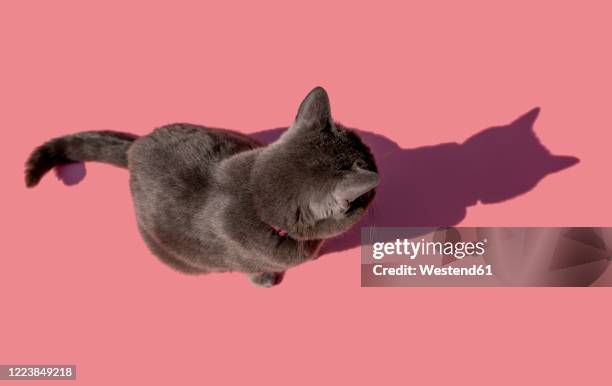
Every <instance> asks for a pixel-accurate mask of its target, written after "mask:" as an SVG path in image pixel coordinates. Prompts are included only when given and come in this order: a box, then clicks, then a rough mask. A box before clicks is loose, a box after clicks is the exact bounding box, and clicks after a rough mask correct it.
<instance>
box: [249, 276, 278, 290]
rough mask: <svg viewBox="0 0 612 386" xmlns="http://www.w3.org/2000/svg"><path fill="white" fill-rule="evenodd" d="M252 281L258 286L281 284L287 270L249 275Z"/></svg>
mask: <svg viewBox="0 0 612 386" xmlns="http://www.w3.org/2000/svg"><path fill="white" fill-rule="evenodd" d="M248 276H249V279H251V282H252V283H253V284H255V285H256V286H258V287H264V288H270V287H272V286H275V285H278V284H280V282H281V281H282V280H283V276H285V272H261V273H251V274H249V275H248Z"/></svg>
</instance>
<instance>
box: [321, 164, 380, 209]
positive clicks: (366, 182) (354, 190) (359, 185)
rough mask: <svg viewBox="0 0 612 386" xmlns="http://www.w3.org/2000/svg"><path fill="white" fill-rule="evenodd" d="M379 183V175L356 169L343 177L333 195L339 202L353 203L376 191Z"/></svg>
mask: <svg viewBox="0 0 612 386" xmlns="http://www.w3.org/2000/svg"><path fill="white" fill-rule="evenodd" d="M379 182H380V176H379V175H378V173H374V172H371V171H369V170H364V169H360V168H355V169H353V170H352V171H350V172H348V173H347V174H346V175H344V176H343V177H342V179H341V180H340V182H338V184H337V185H336V187H335V188H334V191H333V193H332V194H333V195H334V198H335V199H336V200H337V201H338V202H341V203H345V202H352V201H354V200H355V199H356V198H357V197H359V196H361V195H363V194H365V193H367V192H369V191H370V190H372V189H374V188H375V187H376V186H377V185H378V183H379Z"/></svg>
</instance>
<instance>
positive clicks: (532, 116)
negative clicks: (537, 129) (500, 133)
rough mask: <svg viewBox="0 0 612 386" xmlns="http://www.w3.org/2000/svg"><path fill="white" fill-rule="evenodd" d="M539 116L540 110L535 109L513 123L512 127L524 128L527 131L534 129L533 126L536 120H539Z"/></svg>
mask: <svg viewBox="0 0 612 386" xmlns="http://www.w3.org/2000/svg"><path fill="white" fill-rule="evenodd" d="M538 115H540V108H539V107H535V108H533V109H531V110H529V111H528V112H526V113H525V114H523V115H521V116H520V117H518V118H517V119H515V120H514V122H512V125H516V126H519V127H522V128H524V129H526V130H527V129H533V124H534V123H535V121H536V119H538Z"/></svg>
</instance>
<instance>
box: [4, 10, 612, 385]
mask: <svg viewBox="0 0 612 386" xmlns="http://www.w3.org/2000/svg"><path fill="white" fill-rule="evenodd" d="M112 3H113V4H111V2H108V1H107V2H103V4H102V3H99V4H98V5H92V4H89V5H86V4H84V3H83V2H80V1H71V2H67V1H54V2H48V1H40V2H38V3H31V2H24V1H21V2H20V1H4V2H2V5H0V39H1V40H2V45H1V47H2V60H1V61H0V66H1V72H0V77H1V78H0V85H1V86H0V87H1V88H0V98H1V99H0V106H2V107H1V111H2V113H1V114H0V117H1V119H2V128H3V133H4V140H3V146H2V152H1V153H0V154H1V157H2V160H1V161H2V162H1V163H0V165H1V167H2V178H3V181H4V185H3V187H2V192H3V193H2V204H1V205H2V207H1V212H0V213H2V216H1V218H2V220H1V224H2V230H1V231H2V235H3V237H2V244H3V245H2V247H3V253H2V258H1V259H0V299H1V304H2V308H1V309H2V312H1V318H0V363H74V364H76V365H77V366H78V381H77V383H80V384H86V385H97V384H99V385H108V384H114V383H116V382H117V381H116V380H117V379H121V382H119V383H120V384H181V385H188V384H221V383H233V384H246V383H247V382H248V383H251V384H305V385H311V384H316V383H324V384H331V383H343V384H345V383H346V384H355V383H357V382H364V383H375V384H378V383H379V382H384V383H396V384H406V383H407V382H411V383H414V384H427V383H452V384H464V383H465V384H472V385H474V384H491V383H494V384H510V385H515V384H524V383H530V384H535V383H540V384H585V383H589V384H597V383H599V384H609V382H610V379H609V371H608V367H609V362H610V361H609V353H610V344H611V343H612V338H611V337H610V336H611V335H610V332H609V331H610V322H611V321H612V316H611V312H610V309H611V307H610V296H611V295H612V292H611V289H608V288H602V289H569V288H567V289H552V288H548V289H503V288H497V289H496V288H493V289H470V288H458V289H452V288H451V289H426V288H404V289H385V288H380V289H376V288H374V289H367V288H360V287H359V269H360V265H359V250H358V249H352V250H349V251H346V252H342V253H337V254H333V255H327V256H325V257H324V258H322V259H320V260H318V261H316V262H314V263H310V264H306V265H304V266H301V267H298V268H297V269H294V270H292V271H290V272H289V273H288V275H287V277H286V279H285V282H284V283H283V284H282V285H280V286H279V287H276V288H274V289H271V290H259V289H255V288H252V286H251V285H250V284H249V283H248V281H247V280H246V279H245V278H244V277H243V276H241V275H238V274H226V275H213V276H208V277H188V276H183V275H180V274H178V273H175V272H173V271H172V270H170V269H169V268H167V267H165V266H163V265H162V264H161V263H159V262H158V261H157V260H156V259H155V258H154V257H152V256H151V255H150V253H149V252H148V251H147V249H146V248H145V245H144V243H143V242H142V241H141V239H140V237H139V235H138V233H137V230H136V225H135V221H134V215H133V211H132V204H131V201H130V196H129V190H128V184H127V182H128V175H127V173H126V172H125V171H123V170H117V169H114V168H112V167H109V166H106V165H90V166H89V167H88V174H87V177H86V179H85V180H84V181H83V182H82V183H81V184H79V185H77V186H76V187H71V188H68V187H65V186H63V185H62V184H61V183H59V182H58V181H56V180H55V178H54V177H53V176H52V175H49V176H47V177H46V178H45V179H44V180H43V181H42V183H41V185H40V186H39V187H37V188H36V189H34V190H26V189H25V187H24V184H23V175H22V170H23V162H24V161H25V158H26V156H27V155H28V153H29V152H30V151H31V150H32V149H33V147H34V146H36V145H38V144H40V143H41V142H42V141H43V140H46V139H49V138H51V137H53V136H57V135H61V134H67V133H72V132H76V131H81V130H100V129H111V130H124V131H130V132H134V133H138V134H144V133H147V132H149V131H150V130H151V129H152V128H154V127H156V126H159V125H162V124H165V123H171V122H175V121H187V122H193V123H203V124H208V125H212V126H221V127H227V128H231V129H236V130H241V131H244V132H255V131H258V130H262V129H267V128H273V127H278V126H282V125H288V124H290V123H291V119H292V117H293V116H294V114H295V110H296V108H297V105H298V103H299V102H300V100H301V98H302V97H303V96H304V95H305V93H306V92H307V91H308V90H309V89H310V88H312V87H313V86H315V85H322V86H324V87H326V88H327V89H328V91H329V93H330V96H331V99H332V109H333V112H334V115H335V117H336V118H337V119H338V120H340V121H342V122H344V123H346V124H348V125H350V126H353V127H359V128H362V129H364V130H368V131H376V132H378V133H380V134H383V135H385V136H386V137H388V138H390V139H392V140H394V141H396V142H397V143H399V144H400V145H401V146H402V147H405V148H409V147H416V146H421V145H433V144H437V143H440V142H449V141H462V140H464V139H466V138H468V137H469V136H470V135H472V134H475V133H476V132H478V131H480V130H482V129H484V128H486V127H489V126H492V125H498V124H507V123H509V122H510V121H512V120H513V119H515V118H516V117H518V116H519V115H520V114H522V113H524V112H526V111H528V110H529V109H531V108H532V107H535V106H540V107H541V108H542V112H541V114H540V117H539V119H538V121H537V122H536V124H535V128H536V132H537V134H538V136H539V138H540V139H541V140H542V142H543V143H544V144H545V145H546V146H547V147H549V148H550V149H551V150H552V151H553V152H554V153H556V154H568V155H573V156H577V157H578V158H580V159H581V162H580V163H579V164H578V165H576V166H574V167H572V168H569V169H567V170H564V171H562V172H560V173H557V174H553V175H549V176H548V177H546V178H545V179H544V180H543V181H542V182H541V183H540V184H539V185H538V186H536V187H535V189H533V190H532V191H530V192H528V193H526V194H524V195H521V196H519V197H516V198H515V199H512V200H510V201H507V202H503V203H500V204H493V205H477V206H475V207H471V208H469V209H468V214H467V217H466V219H465V220H464V221H463V223H462V224H463V225H471V226H476V225H517V226H519V225H520V226H526V225H597V226H605V225H608V226H610V225H612V223H611V221H610V214H611V210H612V209H611V206H610V205H609V202H610V197H612V184H610V182H609V176H610V171H609V167H610V155H609V152H608V147H609V140H610V139H611V136H610V130H611V129H612V127H611V125H610V123H611V122H612V116H611V115H610V97H611V95H610V94H611V93H610V90H611V86H612V84H611V76H610V69H611V68H612V63H611V62H612V60H611V56H610V50H609V44H610V36H611V33H612V26H611V24H610V23H609V21H610V17H611V12H610V11H611V8H610V6H609V5H607V2H604V1H600V2H596V1H580V2H578V1H575V2H544V1H539V2H534V1H528V2H527V1H526V2H512V5H503V6H502V5H492V4H491V2H485V1H482V2H450V1H448V2H438V1H429V2H423V3H426V5H424V4H421V5H416V4H413V5H406V4H399V3H400V2H396V3H393V2H384V1H379V2H376V5H371V6H365V5H357V4H356V3H355V2H345V3H340V2H338V3H335V4H333V5H332V4H330V2H327V1H308V2H301V3H300V4H295V5H289V4H287V2H277V3H268V2H265V3H264V2H244V3H233V2H230V1H225V2H223V4H222V5H214V6H212V5H204V4H203V2H199V4H196V3H195V2H193V3H182V2H178V1H173V2H168V4H166V5H163V6H162V5H158V4H155V5H153V4H151V3H152V2H142V3H140V4H138V3H130V4H127V2H125V1H121V2H112ZM459 3H461V4H459ZM569 3H573V4H572V5H570V4H569ZM517 151H520V150H518V149H517ZM21 384H27V382H24V383H21Z"/></svg>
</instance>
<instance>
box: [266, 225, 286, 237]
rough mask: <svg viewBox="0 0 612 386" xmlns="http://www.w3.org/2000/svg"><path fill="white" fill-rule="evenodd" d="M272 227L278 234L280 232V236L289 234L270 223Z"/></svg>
mask: <svg viewBox="0 0 612 386" xmlns="http://www.w3.org/2000/svg"><path fill="white" fill-rule="evenodd" d="M270 228H272V229H274V232H276V234H278V235H279V236H280V237H285V236H287V235H288V233H287V231H285V230H283V229H280V228H277V227H275V226H274V225H270Z"/></svg>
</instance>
